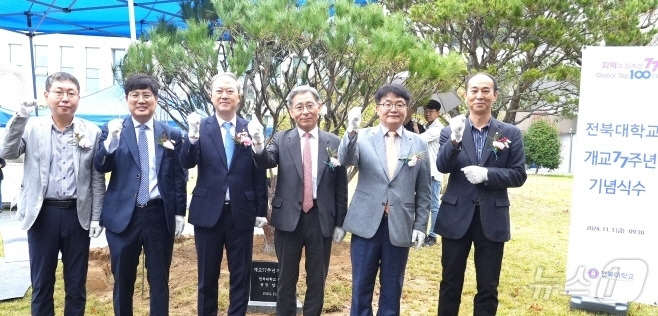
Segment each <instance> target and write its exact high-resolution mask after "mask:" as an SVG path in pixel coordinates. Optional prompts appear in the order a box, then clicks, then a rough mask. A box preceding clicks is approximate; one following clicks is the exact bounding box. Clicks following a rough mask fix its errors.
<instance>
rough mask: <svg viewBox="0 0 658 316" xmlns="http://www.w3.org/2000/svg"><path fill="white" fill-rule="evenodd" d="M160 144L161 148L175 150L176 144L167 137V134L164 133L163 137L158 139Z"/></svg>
mask: <svg viewBox="0 0 658 316" xmlns="http://www.w3.org/2000/svg"><path fill="white" fill-rule="evenodd" d="M158 144H160V146H162V147H164V148H166V149H169V150H174V145H176V142H175V141H174V140H172V139H169V137H167V134H165V133H164V132H163V133H162V136H160V138H158Z"/></svg>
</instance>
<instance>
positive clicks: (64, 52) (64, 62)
mask: <svg viewBox="0 0 658 316" xmlns="http://www.w3.org/2000/svg"><path fill="white" fill-rule="evenodd" d="M59 50H60V53H61V54H60V56H61V57H60V67H59V69H60V71H63V72H68V73H70V74H73V68H74V65H75V56H74V55H73V54H74V50H73V47H72V46H60V48H59Z"/></svg>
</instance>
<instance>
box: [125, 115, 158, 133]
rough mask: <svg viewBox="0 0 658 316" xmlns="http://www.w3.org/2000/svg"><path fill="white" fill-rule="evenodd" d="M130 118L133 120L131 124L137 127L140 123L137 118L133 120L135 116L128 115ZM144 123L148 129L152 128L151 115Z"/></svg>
mask: <svg viewBox="0 0 658 316" xmlns="http://www.w3.org/2000/svg"><path fill="white" fill-rule="evenodd" d="M130 119H131V120H133V125H134V126H135V128H139V125H141V124H142V123H140V122H137V120H135V118H134V117H132V116H131V117H130ZM144 125H146V127H148V128H149V130H153V117H151V118H150V119H149V120H148V121H146V123H144Z"/></svg>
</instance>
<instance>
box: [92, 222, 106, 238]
mask: <svg viewBox="0 0 658 316" xmlns="http://www.w3.org/2000/svg"><path fill="white" fill-rule="evenodd" d="M102 232H103V227H102V226H101V224H100V222H98V221H91V224H89V237H94V238H96V237H98V236H100V235H101V233H102Z"/></svg>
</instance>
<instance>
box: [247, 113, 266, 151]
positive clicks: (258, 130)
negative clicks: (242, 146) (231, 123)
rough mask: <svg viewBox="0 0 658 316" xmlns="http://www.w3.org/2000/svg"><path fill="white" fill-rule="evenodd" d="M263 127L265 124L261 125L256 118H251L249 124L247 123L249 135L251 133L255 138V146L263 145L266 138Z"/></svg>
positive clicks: (252, 137)
mask: <svg viewBox="0 0 658 316" xmlns="http://www.w3.org/2000/svg"><path fill="white" fill-rule="evenodd" d="M263 129H264V128H263V125H261V124H260V123H259V122H258V119H256V118H253V119H251V121H249V124H247V131H249V135H251V140H253V144H254V146H261V145H263V141H264V140H265V135H263Z"/></svg>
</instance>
